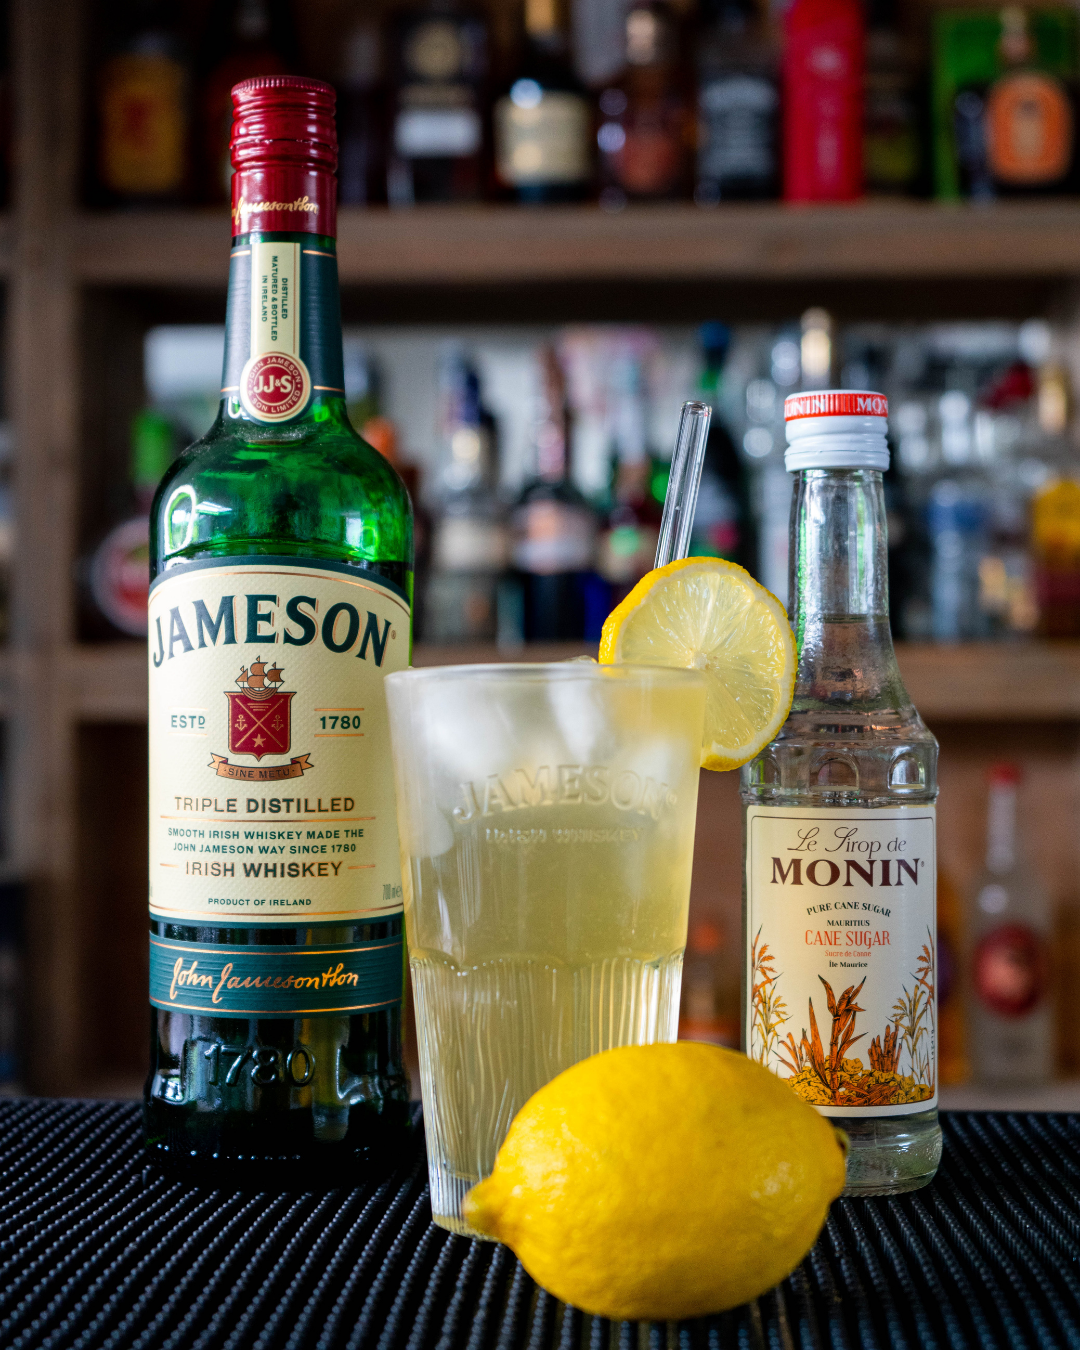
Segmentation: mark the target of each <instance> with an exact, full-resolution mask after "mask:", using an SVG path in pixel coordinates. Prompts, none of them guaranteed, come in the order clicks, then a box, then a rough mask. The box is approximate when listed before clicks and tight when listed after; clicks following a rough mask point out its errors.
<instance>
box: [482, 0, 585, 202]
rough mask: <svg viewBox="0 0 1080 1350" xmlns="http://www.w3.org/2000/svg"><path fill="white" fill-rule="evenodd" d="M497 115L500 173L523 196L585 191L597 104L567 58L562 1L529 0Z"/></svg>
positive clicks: (567, 196)
mask: <svg viewBox="0 0 1080 1350" xmlns="http://www.w3.org/2000/svg"><path fill="white" fill-rule="evenodd" d="M494 120H495V168H496V173H497V174H498V177H499V180H500V182H501V183H502V185H503V186H504V187H505V188H507V189H508V190H509V191H510V192H512V193H513V195H514V197H515V198H516V199H517V200H518V201H519V202H523V203H527V204H530V205H537V204H543V203H546V202H569V201H581V200H583V199H584V198H585V197H586V196H588V194H589V192H590V190H591V187H592V178H593V169H592V132H593V117H592V108H591V106H590V103H589V99H588V96H587V94H586V91H585V87H584V85H583V84H582V83H581V81H580V80H579V79H578V76H577V73H576V72H575V70H574V66H573V63H572V61H571V59H570V35H569V25H568V22H567V18H566V13H565V6H564V0H525V43H524V51H523V53H522V57H521V61H520V63H519V65H518V69H517V72H516V74H515V76H514V79H513V81H512V83H511V84H510V87H509V89H508V91H507V92H506V94H505V95H504V96H503V97H502V98H500V99H499V100H498V102H497V103H496V104H495V109H494Z"/></svg>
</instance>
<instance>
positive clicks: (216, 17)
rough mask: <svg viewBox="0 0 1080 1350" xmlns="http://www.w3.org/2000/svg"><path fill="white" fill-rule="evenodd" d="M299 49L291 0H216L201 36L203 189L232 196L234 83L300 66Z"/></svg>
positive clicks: (220, 197)
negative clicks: (298, 62)
mask: <svg viewBox="0 0 1080 1350" xmlns="http://www.w3.org/2000/svg"><path fill="white" fill-rule="evenodd" d="M298 50H299V46H298V42H297V35H296V29H295V26H294V24H293V18H292V10H291V7H290V5H289V0H213V4H212V5H211V6H210V11H209V17H208V18H207V22H206V29H205V35H204V38H203V42H202V54H201V56H202V59H201V61H200V66H201V68H202V71H203V84H202V96H201V104H202V106H201V139H202V159H203V162H202V192H203V196H204V197H205V199H206V200H207V201H210V202H228V200H229V193H230V191H231V183H232V161H231V160H230V158H229V137H230V134H231V130H232V87H233V85H234V84H238V83H239V82H240V81H241V80H248V79H253V78H254V77H255V76H256V75H286V74H289V73H291V72H293V71H294V70H295V67H296V60H297V52H298Z"/></svg>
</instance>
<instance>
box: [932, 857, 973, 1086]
mask: <svg viewBox="0 0 1080 1350" xmlns="http://www.w3.org/2000/svg"><path fill="white" fill-rule="evenodd" d="M963 950H964V932H963V913H962V906H961V903H960V893H959V892H958V891H957V889H956V887H955V886H954V885H953V882H952V878H951V877H950V876H949V874H948V872H947V871H946V870H945V869H944V868H943V867H941V866H940V865H939V866H938V873H937V1032H938V1076H939V1079H940V1081H941V1082H942V1083H943V1084H944V1085H946V1086H948V1085H950V1084H954V1083H966V1082H967V1080H968V1078H969V1076H970V1074H971V1065H970V1064H969V1062H968V1052H967V1026H966V1021H965V999H964V989H963V983H962V980H961V973H960V972H961V959H962V958H961V953H962V952H963Z"/></svg>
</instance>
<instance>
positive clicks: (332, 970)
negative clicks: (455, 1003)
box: [150, 924, 403, 1017]
mask: <svg viewBox="0 0 1080 1350" xmlns="http://www.w3.org/2000/svg"><path fill="white" fill-rule="evenodd" d="M321 928H322V929H323V930H324V931H325V933H326V935H325V937H324V938H323V940H321V941H319V942H317V944H316V945H313V946H310V947H274V946H237V945H234V944H231V943H229V944H226V943H212V942H178V941H176V940H174V939H172V938H166V937H156V936H152V937H151V938H150V1002H151V1003H152V1004H154V1006H155V1007H158V1008H168V1009H169V1010H171V1011H173V1012H183V1013H194V1014H196V1015H199V1016H210V1017H320V1016H321V1017H329V1016H339V1017H351V1016H357V1015H360V1014H362V1013H373V1012H379V1011H380V1010H381V1009H383V1008H390V1007H393V1006H394V1005H396V1004H398V1003H400V1002H401V985H402V963H403V940H402V937H401V935H400V934H398V935H397V936H395V937H390V938H383V939H380V940H379V941H375V942H336V941H334V940H333V936H334V933H335V932H337V931H339V929H338V926H337V925H336V924H325V925H322V926H321ZM314 931H315V933H316V935H318V934H319V932H320V929H318V928H317V929H315V930H314Z"/></svg>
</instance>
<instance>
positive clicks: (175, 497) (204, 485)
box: [151, 416, 412, 569]
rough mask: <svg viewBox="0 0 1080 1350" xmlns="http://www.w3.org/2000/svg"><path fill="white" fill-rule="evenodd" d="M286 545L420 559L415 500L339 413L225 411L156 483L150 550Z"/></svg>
mask: <svg viewBox="0 0 1080 1350" xmlns="http://www.w3.org/2000/svg"><path fill="white" fill-rule="evenodd" d="M204 549H205V550H208V551H209V552H211V553H213V552H222V553H230V552H243V551H245V550H249V549H250V550H251V551H255V552H264V551H278V552H287V553H296V554H298V555H312V556H327V557H336V558H340V559H342V560H344V561H357V562H360V563H363V562H364V561H377V560H390V559H392V560H394V561H397V562H400V563H403V564H405V565H406V566H407V567H411V566H412V504H411V501H410V498H409V494H408V491H407V489H406V487H405V485H404V483H403V482H402V480H401V478H400V477H399V475H398V474H397V472H396V470H395V469H394V468H393V466H392V465H391V464H390V463H389V462H388V461H387V460H386V459H384V457H383V456H382V455H380V454H379V452H378V451H377V450H375V449H374V448H373V447H372V446H370V445H368V444H367V442H366V441H364V440H362V439H361V437H359V436H358V435H357V434H356V432H355V431H353V430H352V428H351V426H349V425H348V424H347V423H344V424H343V422H342V420H341V419H337V418H335V419H332V420H328V421H324V422H321V423H320V422H313V423H307V424H304V425H303V426H301V427H296V428H291V429H289V430H288V431H284V430H283V429H281V428H274V429H272V430H269V431H264V430H263V429H262V428H253V427H251V425H250V424H246V423H244V424H231V423H230V422H229V420H228V419H227V418H223V417H220V416H219V418H218V420H217V421H216V422H215V424H214V426H213V427H211V429H210V430H209V431H208V432H207V434H206V435H205V436H203V437H201V438H200V439H199V440H197V441H195V442H194V443H193V444H192V445H191V446H189V447H188V448H187V450H185V451H184V452H183V453H182V454H181V455H180V456H179V457H178V459H177V460H176V461H175V463H174V464H173V465H172V466H171V468H170V469H169V471H168V473H166V475H165V477H164V478H163V479H162V481H161V484H160V485H159V487H158V490H157V494H156V496H155V499H154V504H153V507H152V509H151V553H152V559H153V565H154V566H155V568H157V569H160V567H161V566H163V565H164V564H165V563H166V561H167V560H168V559H169V558H170V557H172V556H174V555H180V554H182V555H183V556H185V557H188V558H190V557H193V556H196V555H197V554H198V552H200V551H202V550H204Z"/></svg>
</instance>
